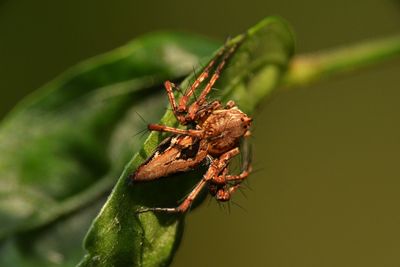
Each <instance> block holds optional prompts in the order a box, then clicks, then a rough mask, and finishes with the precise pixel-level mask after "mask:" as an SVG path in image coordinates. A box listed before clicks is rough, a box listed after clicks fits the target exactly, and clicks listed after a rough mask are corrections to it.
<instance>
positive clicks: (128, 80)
mask: <svg viewBox="0 0 400 267" xmlns="http://www.w3.org/2000/svg"><path fill="white" fill-rule="evenodd" d="M216 47H217V45H216V44H215V43H214V42H212V41H210V40H208V39H206V38H202V37H199V36H195V35H190V34H180V33H154V34H151V35H148V36H143V37H141V38H138V39H137V40H135V41H133V42H131V43H129V44H127V45H126V46H124V47H121V48H119V49H116V50H114V51H112V52H110V53H107V54H105V55H101V56H99V57H96V58H93V59H91V60H88V61H86V62H83V63H82V64H79V65H77V66H76V67H73V68H72V69H70V70H69V71H67V72H65V73H64V74H62V75H61V76H60V77H58V78H57V79H55V80H54V81H52V82H50V83H49V84H47V85H45V86H44V87H43V88H41V89H40V90H38V91H37V92H35V93H34V94H33V95H31V96H29V97H28V98H27V99H25V100H24V101H23V102H22V103H20V104H19V105H18V106H17V107H16V108H15V109H14V110H13V111H12V112H11V113H10V114H9V115H8V116H7V117H6V119H5V120H4V121H3V122H2V123H1V125H0V151H1V152H2V153H1V154H0V222H1V223H0V224H1V228H0V240H1V241H2V242H3V245H2V247H0V258H1V260H0V265H2V266H12V265H14V266H30V265H29V262H31V265H35V264H36V266H37V265H39V266H45V263H49V264H51V263H53V264H54V263H57V264H66V265H69V266H71V264H72V262H73V259H75V263H76V262H78V261H79V259H80V258H81V256H82V249H81V245H79V244H77V243H76V241H79V240H80V241H79V242H81V240H82V238H83V235H84V232H85V229H87V227H88V225H89V222H90V221H91V220H92V219H93V215H94V214H95V213H96V211H97V210H98V208H99V206H101V204H103V203H104V199H102V197H103V196H104V195H105V193H106V192H108V191H109V190H110V189H111V188H112V185H113V184H114V183H115V181H116V177H118V176H119V174H120V173H121V170H122V169H123V167H124V165H125V164H126V162H128V161H129V159H130V158H131V157H132V155H133V154H134V152H135V151H137V150H138V149H139V148H140V145H141V143H142V142H143V139H141V138H140V137H139V136H134V135H135V133H137V132H139V131H140V130H142V129H144V128H146V125H145V123H143V122H142V121H141V119H140V117H139V116H138V114H143V116H145V117H146V119H148V120H158V119H159V118H160V116H161V115H162V114H163V113H164V111H165V106H166V100H165V96H164V94H163V90H162V86H161V84H162V81H163V80H165V79H167V78H168V79H177V78H180V77H183V76H184V75H187V74H188V73H190V72H191V71H192V67H193V66H194V65H197V64H198V60H199V58H202V57H205V56H209V55H210V54H211V53H212V51H214V50H215V48H216ZM99 199H100V200H99ZM86 206H90V207H89V208H87V209H89V210H90V212H88V211H87V209H83V208H84V207H86ZM91 207H92V208H91ZM93 207H94V208H93ZM96 207H97V208H96ZM86 214H90V215H91V216H87V215H86ZM76 221H78V222H79V225H80V226H82V229H79V231H78V230H77V229H71V227H73V226H74V225H75V224H74V222H76ZM71 224H72V226H71ZM75 227H76V226H75ZM61 233H63V234H64V235H62V234H61ZM73 233H75V234H76V235H77V237H75V236H74V237H72V236H70V234H73ZM60 236H63V237H61V238H60ZM57 238H58V239H57ZM76 239H77V240H76ZM71 240H75V243H74V242H72V241H71ZM54 243H57V244H58V245H57V246H53V249H50V250H49V251H47V250H46V248H50V247H51V246H50V245H49V244H54ZM67 244H70V245H69V246H68V249H70V250H71V251H72V250H73V251H75V252H73V253H72V252H71V253H70V252H68V251H67V250H68V249H67V248H66V246H67ZM57 247H58V248H59V250H58V251H57V252H54V253H53V254H51V251H52V250H54V249H56V248H57ZM52 255H53V256H52ZM54 255H55V256H54ZM71 258H73V259H71ZM10 261H13V262H14V263H13V264H12V263H11V262H10Z"/></svg>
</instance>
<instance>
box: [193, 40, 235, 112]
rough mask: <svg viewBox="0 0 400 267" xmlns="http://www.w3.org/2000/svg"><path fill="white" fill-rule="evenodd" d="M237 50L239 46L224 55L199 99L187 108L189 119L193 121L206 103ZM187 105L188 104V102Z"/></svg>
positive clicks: (233, 47)
mask: <svg viewBox="0 0 400 267" xmlns="http://www.w3.org/2000/svg"><path fill="white" fill-rule="evenodd" d="M236 48H237V44H235V45H232V47H231V48H230V49H229V50H228V51H227V52H226V53H225V54H224V55H223V57H222V59H221V62H220V63H219V64H218V66H217V68H216V70H215V71H214V73H213V75H212V76H211V79H210V81H209V82H208V83H207V85H206V87H205V88H204V90H203V91H202V92H201V94H200V96H199V97H198V99H197V100H196V101H195V102H193V104H192V105H191V106H190V107H189V108H187V110H188V113H189V114H188V117H189V118H191V119H193V118H194V116H195V114H196V112H197V110H198V109H199V107H200V106H201V105H202V104H203V103H204V102H205V101H206V97H207V95H208V94H209V93H210V91H211V89H212V87H213V86H214V84H215V82H216V81H217V80H218V78H219V76H220V74H221V71H222V69H223V68H224V66H225V65H226V62H227V60H228V58H229V57H230V56H231V55H232V54H233V53H234V52H235V50H236ZM186 103H187V102H186Z"/></svg>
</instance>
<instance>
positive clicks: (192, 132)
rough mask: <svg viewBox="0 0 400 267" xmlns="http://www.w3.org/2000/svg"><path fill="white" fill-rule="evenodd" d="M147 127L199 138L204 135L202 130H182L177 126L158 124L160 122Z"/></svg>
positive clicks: (152, 129)
mask: <svg viewBox="0 0 400 267" xmlns="http://www.w3.org/2000/svg"><path fill="white" fill-rule="evenodd" d="M147 128H148V129H149V130H150V131H157V132H168V133H174V134H185V135H190V136H194V137H198V138H201V137H202V136H203V135H204V132H203V131H202V130H193V129H189V130H183V129H178V128H173V127H169V126H166V125H160V124H149V125H148V126H147Z"/></svg>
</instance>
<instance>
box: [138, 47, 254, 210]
mask: <svg viewBox="0 0 400 267" xmlns="http://www.w3.org/2000/svg"><path fill="white" fill-rule="evenodd" d="M235 49H236V45H233V46H231V48H230V49H227V48H226V47H225V48H224V49H222V50H221V51H220V52H219V53H218V54H217V56H216V57H215V58H214V59H213V60H211V61H210V63H209V64H208V65H207V66H206V67H205V69H204V70H203V72H202V73H201V74H200V75H199V76H198V77H197V79H196V81H195V82H194V83H193V84H192V86H191V87H189V88H188V90H187V91H186V93H185V94H184V95H183V96H182V98H181V99H180V101H179V103H177V102H176V101H175V97H174V94H173V89H174V88H175V85H174V84H173V83H171V82H169V81H166V82H165V83H164V85H165V89H166V91H167V94H168V98H169V101H170V104H171V107H172V110H173V112H174V115H175V117H176V118H177V120H178V121H179V122H180V124H181V125H185V126H188V127H187V129H180V128H173V127H169V126H166V125H160V124H149V125H148V128H149V130H152V131H159V132H169V133H173V134H174V135H173V136H171V137H168V138H166V139H165V140H164V141H163V142H162V143H161V144H160V145H159V146H158V147H157V148H156V150H155V152H154V153H153V154H152V155H151V156H150V157H149V158H148V159H147V160H146V161H145V162H144V163H143V164H142V165H141V166H139V168H138V169H137V170H136V171H135V173H133V174H132V175H131V179H132V180H133V181H134V182H135V181H137V182H139V181H151V180H155V179H158V178H161V177H165V176H168V175H171V174H173V173H177V172H185V171H189V170H191V169H193V168H196V167H197V166H199V165H200V164H201V163H203V162H205V161H206V160H207V161H208V162H209V164H208V166H209V167H208V170H207V172H206V173H205V174H204V175H203V178H202V179H201V180H200V182H199V183H198V184H197V185H196V187H195V188H194V189H193V190H192V192H191V193H190V194H189V195H188V196H187V197H186V198H185V200H184V201H183V202H182V203H181V204H180V205H179V206H178V207H176V208H145V209H143V210H141V212H144V211H164V212H185V211H187V210H188V209H189V207H190V205H191V203H192V202H193V200H194V199H195V198H196V197H197V195H198V194H199V192H200V191H201V189H203V188H204V187H205V186H208V188H209V191H210V194H211V195H212V196H214V197H215V198H216V199H217V200H218V201H227V200H229V199H230V196H231V194H232V193H234V192H235V191H236V190H237V188H238V187H239V185H240V183H241V182H242V181H243V180H244V179H246V178H247V176H248V175H249V173H250V171H251V166H250V164H247V167H246V169H245V170H242V173H240V174H239V175H230V174H229V173H228V172H229V171H228V164H229V161H230V160H231V159H232V158H233V157H235V156H236V155H238V154H239V153H240V151H239V147H238V146H239V142H240V139H242V138H243V137H248V136H250V130H249V128H250V125H251V122H252V119H251V118H250V117H249V116H248V115H247V114H245V113H244V112H243V111H241V110H240V109H239V108H238V107H237V106H236V105H235V103H234V102H233V101H228V103H227V104H226V105H225V106H223V105H222V104H221V103H220V102H219V101H216V100H215V101H212V102H207V101H206V97H207V95H208V94H209V92H210V91H211V89H212V86H213V85H214V83H215V82H216V81H217V79H218V77H219V75H220V72H221V70H222V69H223V67H224V66H225V64H226V61H227V59H228V58H229V57H230V56H231V55H232V54H233V52H234V51H235ZM218 59H220V62H219V64H218V65H217V67H216V68H215V71H214V73H213V75H212V76H211V78H210V79H209V81H208V83H207V84H206V85H205V87H204V89H203V91H202V92H201V93H200V96H199V97H198V98H196V100H195V101H194V102H193V103H192V104H190V105H189V104H188V103H189V99H190V97H191V96H192V95H194V92H195V90H196V89H197V88H198V87H199V86H200V84H201V83H202V82H203V81H204V80H206V79H207V78H208V76H209V73H210V70H211V68H212V67H213V66H214V64H215V62H216V61H217V60H218Z"/></svg>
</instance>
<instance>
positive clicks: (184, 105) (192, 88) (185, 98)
mask: <svg viewBox="0 0 400 267" xmlns="http://www.w3.org/2000/svg"><path fill="white" fill-rule="evenodd" d="M224 52H225V47H223V48H222V49H221V50H220V51H219V52H218V54H217V55H216V56H215V57H214V58H213V59H212V60H211V61H210V62H209V63H208V65H207V66H206V67H205V68H204V70H203V72H202V73H201V74H200V75H199V76H198V77H197V79H196V80H195V81H194V82H193V84H192V86H190V88H189V90H187V91H186V92H185V94H184V95H183V96H182V97H181V99H180V100H179V106H178V110H179V112H184V111H187V104H188V102H189V98H190V97H191V96H192V95H193V94H194V91H195V90H196V89H197V88H198V87H199V85H200V84H201V83H202V82H203V81H204V80H205V79H207V77H208V75H209V73H210V69H211V68H212V67H213V66H214V64H215V62H216V61H217V59H218V58H219V57H221V56H222V55H223V54H224Z"/></svg>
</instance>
